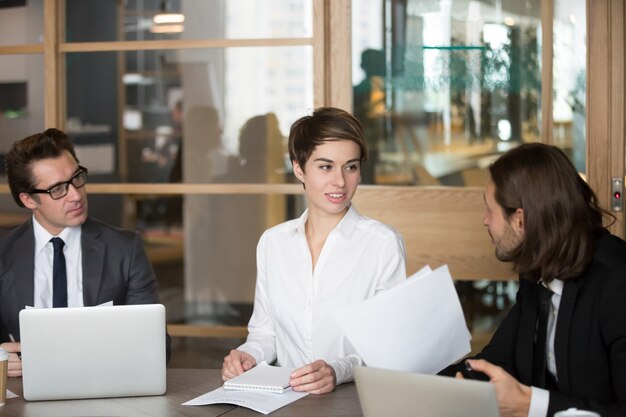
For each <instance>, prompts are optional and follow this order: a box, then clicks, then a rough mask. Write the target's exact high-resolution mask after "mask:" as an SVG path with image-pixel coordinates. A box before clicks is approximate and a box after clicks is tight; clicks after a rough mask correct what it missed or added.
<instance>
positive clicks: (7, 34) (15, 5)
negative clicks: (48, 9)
mask: <svg viewBox="0 0 626 417" xmlns="http://www.w3.org/2000/svg"><path fill="white" fill-rule="evenodd" d="M43 2H44V0H11V1H0V28H2V34H1V35H0V46H4V45H29V44H37V43H43Z"/></svg>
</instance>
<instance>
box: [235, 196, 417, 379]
mask: <svg viewBox="0 0 626 417" xmlns="http://www.w3.org/2000/svg"><path fill="white" fill-rule="evenodd" d="M307 215H308V210H307V211H305V212H304V214H303V215H302V216H301V217H300V218H298V219H294V220H290V221H288V222H285V223H282V224H279V225H278V226H275V227H273V228H271V229H268V230H266V231H265V233H263V236H261V239H260V240H259V244H258V246H257V282H256V294H255V299H254V311H253V313H252V317H251V318H250V323H249V324H248V331H249V334H248V338H247V340H246V343H244V344H243V345H241V346H240V347H239V348H238V349H239V350H241V351H244V352H247V353H249V354H251V355H252V356H253V357H254V358H255V359H256V361H257V363H259V362H261V361H267V362H270V363H271V362H273V361H274V360H276V361H277V364H278V365H280V366H287V367H294V368H296V367H301V366H304V365H306V364H308V363H311V362H313V361H315V360H318V359H322V360H324V361H326V362H327V363H328V364H329V365H331V366H332V367H333V369H334V370H335V373H336V376H337V384H341V383H344V382H347V381H351V380H352V379H353V375H354V374H353V367H354V365H358V364H362V363H363V361H362V360H361V358H360V357H359V356H357V355H356V352H355V350H354V348H353V347H352V346H351V345H350V344H349V342H348V340H347V339H346V338H345V336H344V335H343V333H342V332H341V330H340V328H339V326H338V324H337V323H336V322H335V321H334V319H333V318H332V317H333V312H334V311H335V310H337V309H338V308H339V307H343V306H345V305H347V304H350V303H356V302H359V301H361V300H365V299H367V298H369V297H372V296H373V295H374V294H376V293H377V292H379V291H381V290H384V289H388V288H390V287H393V286H394V285H395V284H397V283H398V282H400V281H401V280H403V279H405V278H406V266H405V250H404V242H403V240H402V237H401V236H400V235H399V234H398V233H397V232H396V231H394V230H393V229H392V228H390V227H389V226H386V225H384V224H382V223H380V222H378V221H376V220H372V219H369V218H367V217H364V216H361V215H360V214H359V213H358V212H357V211H356V209H355V208H354V206H351V207H350V209H349V210H348V212H347V213H346V215H345V216H344V217H343V219H342V220H341V221H340V222H339V224H338V225H337V226H336V227H335V228H334V229H333V230H332V231H331V232H330V234H329V235H328V238H327V239H326V242H325V243H324V247H323V248H322V251H321V253H320V255H319V259H318V261H317V264H316V265H315V270H313V266H312V261H311V253H310V251H309V248H308V244H307V240H306V235H305V223H306V220H307ZM372 343H375V341H372Z"/></svg>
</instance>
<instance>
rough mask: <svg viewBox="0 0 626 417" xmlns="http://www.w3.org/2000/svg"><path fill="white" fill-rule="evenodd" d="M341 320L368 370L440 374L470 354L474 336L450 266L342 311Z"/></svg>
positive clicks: (424, 272) (420, 274)
mask: <svg viewBox="0 0 626 417" xmlns="http://www.w3.org/2000/svg"><path fill="white" fill-rule="evenodd" d="M335 319H336V320H337V322H338V323H339V325H340V326H341V328H342V330H343V332H344V334H345V335H346V336H347V338H348V339H349V341H350V342H351V343H352V345H353V346H354V348H355V349H356V351H357V352H358V354H359V355H360V356H361V358H362V359H363V361H364V362H365V364H366V365H367V366H373V367H376V368H385V369H393V370H399V371H413V372H419V373H427V374H435V373H437V372H439V371H440V370H442V369H443V368H445V367H446V366H448V365H450V364H451V363H453V362H455V361H457V360H459V359H461V358H462V357H463V356H464V355H466V354H467V353H469V351H470V344H469V342H470V339H471V335H470V332H469V330H468V329H467V326H466V324H465V318H464V316H463V310H462V309H461V303H460V302H459V298H458V295H457V293H456V290H455V289H454V283H453V281H452V277H451V276H450V272H449V271H448V267H447V266H445V265H444V266H442V267H440V268H437V269H436V270H435V271H432V270H431V269H430V268H429V267H428V266H426V267H424V268H423V269H421V270H420V271H419V272H417V273H416V274H414V275H412V276H411V277H409V278H407V279H406V281H404V282H402V283H400V284H398V285H396V286H395V287H393V288H391V289H389V290H387V291H384V292H382V293H379V294H377V295H376V296H374V297H372V298H369V299H367V300H365V301H363V302H360V303H358V304H354V305H350V306H346V307H345V308H343V309H342V310H340V311H338V312H337V314H336V315H335Z"/></svg>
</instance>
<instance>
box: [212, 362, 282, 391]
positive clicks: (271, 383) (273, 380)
mask: <svg viewBox="0 0 626 417" xmlns="http://www.w3.org/2000/svg"><path fill="white" fill-rule="evenodd" d="M292 372H293V368H283V367H280V366H272V365H268V364H267V362H265V361H263V362H261V363H259V364H258V365H257V366H255V367H254V368H252V369H250V370H249V371H246V372H244V373H243V374H241V375H239V376H236V377H234V378H232V379H229V380H228V381H226V382H224V389H225V390H237V391H265V392H273V393H276V394H282V393H283V392H285V391H287V390H290V389H291V387H290V386H289V375H291V373H292Z"/></svg>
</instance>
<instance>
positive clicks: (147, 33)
mask: <svg viewBox="0 0 626 417" xmlns="http://www.w3.org/2000/svg"><path fill="white" fill-rule="evenodd" d="M40 1H41V0H40ZM65 9H66V26H67V30H66V42H111V41H137V40H141V41H143V40H172V39H242V38H250V39H258V38H302V37H310V36H312V25H311V21H312V19H311V15H312V4H311V0H237V1H225V0H129V1H124V2H119V1H116V0H66V8H65ZM259 16H263V19H259ZM87 29H89V30H87Z"/></svg>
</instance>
